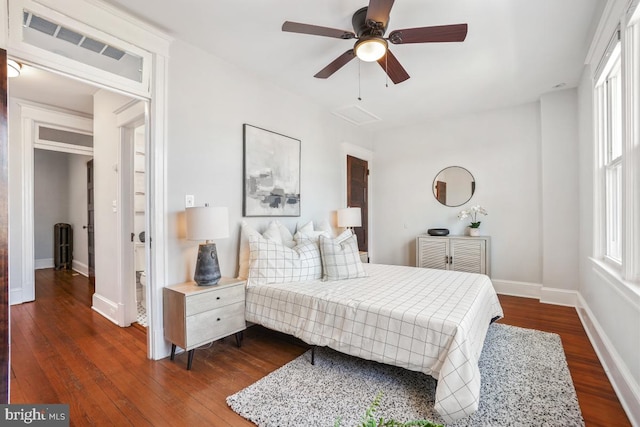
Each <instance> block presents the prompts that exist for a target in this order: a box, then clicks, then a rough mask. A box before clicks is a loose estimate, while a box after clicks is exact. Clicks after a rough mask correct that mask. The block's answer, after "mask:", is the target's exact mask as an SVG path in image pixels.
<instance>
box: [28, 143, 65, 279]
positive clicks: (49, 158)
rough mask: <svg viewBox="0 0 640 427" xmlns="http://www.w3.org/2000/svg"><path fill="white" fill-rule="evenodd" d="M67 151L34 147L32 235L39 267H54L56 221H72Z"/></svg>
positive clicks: (37, 266)
mask: <svg viewBox="0 0 640 427" xmlns="http://www.w3.org/2000/svg"><path fill="white" fill-rule="evenodd" d="M68 156H69V155H68V154H67V153H60V152H57V151H48V150H34V158H33V163H34V168H33V172H34V181H33V184H34V190H33V192H34V204H33V237H34V254H35V260H36V268H50V267H53V261H54V250H53V249H54V248H53V246H54V238H53V237H54V233H53V227H54V225H55V224H57V223H59V222H62V223H67V222H68V221H69V192H68V189H67V185H68V182H69V171H68V169H67V161H68Z"/></svg>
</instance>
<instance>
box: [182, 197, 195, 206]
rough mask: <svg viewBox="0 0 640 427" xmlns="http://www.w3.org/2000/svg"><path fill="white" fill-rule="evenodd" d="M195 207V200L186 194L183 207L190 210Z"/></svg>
mask: <svg viewBox="0 0 640 427" xmlns="http://www.w3.org/2000/svg"><path fill="white" fill-rule="evenodd" d="M195 205H196V198H195V197H194V195H193V194H187V195H186V196H184V207H185V208H192V207H194V206H195Z"/></svg>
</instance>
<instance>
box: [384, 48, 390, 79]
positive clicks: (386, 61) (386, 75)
mask: <svg viewBox="0 0 640 427" xmlns="http://www.w3.org/2000/svg"><path fill="white" fill-rule="evenodd" d="M384 86H385V87H389V52H385V54H384Z"/></svg>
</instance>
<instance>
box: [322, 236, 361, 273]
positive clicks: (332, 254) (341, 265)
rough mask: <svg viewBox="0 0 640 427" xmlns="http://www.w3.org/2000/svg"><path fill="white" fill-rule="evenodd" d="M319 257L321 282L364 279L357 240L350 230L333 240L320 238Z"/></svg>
mask: <svg viewBox="0 0 640 427" xmlns="http://www.w3.org/2000/svg"><path fill="white" fill-rule="evenodd" d="M318 242H319V243H320V255H321V258H322V280H343V279H355V278H358V277H366V276H367V273H366V272H365V271H364V267H363V266H362V261H361V260H360V252H359V251H358V238H357V237H356V235H355V234H353V233H352V232H351V230H345V231H344V232H342V234H340V235H339V236H338V237H336V238H335V239H332V238H329V237H326V236H320V238H319V240H318Z"/></svg>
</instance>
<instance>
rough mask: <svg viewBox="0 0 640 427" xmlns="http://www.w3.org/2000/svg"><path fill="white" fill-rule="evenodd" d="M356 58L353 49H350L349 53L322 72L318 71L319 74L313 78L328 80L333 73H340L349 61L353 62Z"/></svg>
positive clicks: (338, 58) (339, 57)
mask: <svg viewBox="0 0 640 427" xmlns="http://www.w3.org/2000/svg"><path fill="white" fill-rule="evenodd" d="M355 57H356V55H355V54H354V53H353V49H349V50H348V51H346V52H345V53H343V54H342V55H340V56H338V57H337V58H336V59H334V60H333V62H332V63H331V64H329V65H327V66H326V67H324V68H323V69H322V70H320V71H318V73H317V74H316V75H315V76H313V77H316V78H319V79H326V78H327V77H330V76H331V75H332V74H333V73H335V72H336V71H338V70H339V69H340V68H342V67H344V66H345V65H346V64H347V63H348V62H349V61H351V60H352V59H353V58H355Z"/></svg>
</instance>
